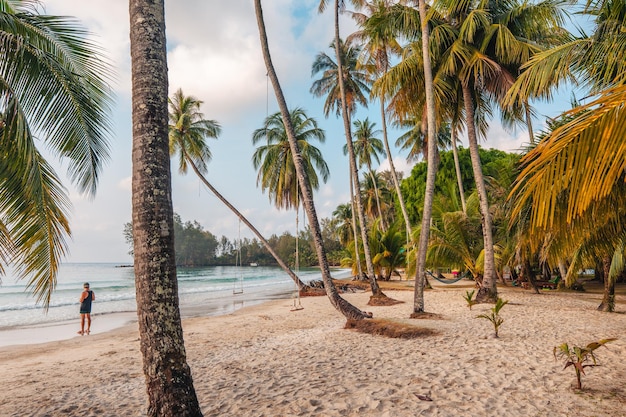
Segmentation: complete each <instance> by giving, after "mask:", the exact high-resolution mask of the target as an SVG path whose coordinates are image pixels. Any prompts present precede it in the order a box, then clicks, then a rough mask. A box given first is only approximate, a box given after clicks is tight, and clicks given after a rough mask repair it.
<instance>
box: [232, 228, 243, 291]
mask: <svg viewBox="0 0 626 417" xmlns="http://www.w3.org/2000/svg"><path fill="white" fill-rule="evenodd" d="M241 264H242V259H241V219H239V236H238V240H237V252H236V255H235V266H236V267H238V269H237V274H238V277H237V279H236V280H235V281H233V294H243V271H242V265H241ZM237 282H239V287H237Z"/></svg>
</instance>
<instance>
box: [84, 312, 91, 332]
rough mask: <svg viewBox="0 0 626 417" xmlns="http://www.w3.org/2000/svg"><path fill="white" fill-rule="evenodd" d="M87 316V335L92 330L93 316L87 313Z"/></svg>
mask: <svg viewBox="0 0 626 417" xmlns="http://www.w3.org/2000/svg"><path fill="white" fill-rule="evenodd" d="M85 315H86V316H87V334H89V331H90V330H91V314H89V313H87V314H85Z"/></svg>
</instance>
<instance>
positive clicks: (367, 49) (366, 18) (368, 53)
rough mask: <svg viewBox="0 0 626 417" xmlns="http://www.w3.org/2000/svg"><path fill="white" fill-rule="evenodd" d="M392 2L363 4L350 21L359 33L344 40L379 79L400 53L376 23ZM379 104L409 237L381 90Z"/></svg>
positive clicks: (385, 139) (389, 159) (394, 180)
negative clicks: (358, 48) (354, 43)
mask: <svg viewBox="0 0 626 417" xmlns="http://www.w3.org/2000/svg"><path fill="white" fill-rule="evenodd" d="M393 4H394V2H392V1H389V0H374V1H372V2H366V3H365V4H364V5H363V7H364V8H365V9H367V11H368V13H369V15H367V14H365V13H359V12H352V13H351V16H352V18H353V19H354V20H355V21H356V22H357V24H358V25H359V26H360V27H361V29H360V30H358V31H356V32H355V33H353V34H351V35H350V36H349V37H348V38H347V39H348V40H351V39H356V40H359V41H361V42H363V43H364V46H363V50H362V51H363V55H364V59H363V61H364V62H365V63H366V68H368V69H369V70H370V73H372V75H373V76H374V77H375V78H378V77H381V76H383V75H384V74H386V73H387V71H388V70H389V68H390V65H391V64H390V59H391V57H392V56H394V55H401V54H402V47H401V46H400V44H399V43H398V41H397V40H396V38H395V36H393V34H390V32H389V31H386V30H384V29H383V30H381V25H380V24H378V22H379V19H381V18H383V19H384V18H386V16H387V15H388V13H389V11H390V9H391V7H392V5H393ZM378 99H379V101H380V116H381V120H382V129H383V143H384V144H385V152H386V154H387V160H388V161H389V167H390V172H391V178H392V180H393V185H394V187H395V189H396V195H397V196H398V203H399V204H400V210H401V211H402V216H403V218H404V226H405V228H406V235H407V236H410V235H411V222H410V221H409V215H408V212H407V210H406V205H405V204H404V197H403V196H402V191H401V189H400V181H399V179H398V176H397V175H396V168H395V164H394V162H393V155H392V154H391V148H390V147H389V139H388V135H387V114H386V111H385V99H386V97H385V91H384V90H382V91H381V92H380V94H379V97H378Z"/></svg>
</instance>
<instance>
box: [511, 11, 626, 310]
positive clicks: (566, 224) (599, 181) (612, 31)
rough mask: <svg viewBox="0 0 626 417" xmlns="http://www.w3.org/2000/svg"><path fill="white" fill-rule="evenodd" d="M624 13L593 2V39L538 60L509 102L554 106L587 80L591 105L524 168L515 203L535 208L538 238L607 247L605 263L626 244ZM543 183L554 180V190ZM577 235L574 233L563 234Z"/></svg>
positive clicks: (602, 253) (575, 41)
mask: <svg viewBox="0 0 626 417" xmlns="http://www.w3.org/2000/svg"><path fill="white" fill-rule="evenodd" d="M625 11H626V2H624V1H623V0H616V1H604V0H599V1H588V2H587V3H586V6H585V9H584V11H583V13H584V14H585V15H587V16H589V17H591V18H593V19H594V24H595V26H594V30H593V31H592V32H591V33H590V35H586V34H583V35H581V36H579V37H577V38H572V39H571V40H570V41H569V42H566V43H564V44H562V45H560V46H559V47H555V48H552V49H549V50H546V51H544V52H542V53H540V54H537V55H536V56H535V57H533V59H532V60H531V61H530V62H529V63H528V65H527V69H526V71H525V72H524V73H523V74H522V75H521V76H520V77H519V79H518V81H517V82H516V83H515V85H514V86H513V88H512V89H511V91H512V95H511V97H510V102H511V103H513V104H515V103H519V102H523V101H526V100H528V99H529V98H543V99H548V100H549V99H551V98H552V91H553V88H554V87H556V86H558V85H559V84H560V83H562V82H564V81H566V80H571V79H574V80H580V83H581V84H582V85H584V86H585V87H587V88H588V89H589V90H590V91H591V93H592V94H593V96H592V99H591V101H590V102H589V103H588V104H585V105H580V106H578V107H576V108H574V109H572V110H570V111H568V112H566V113H564V114H563V115H562V116H561V117H562V118H564V119H566V122H565V123H563V124H562V125H561V126H559V127H557V128H556V129H553V130H552V131H551V132H550V134H549V135H548V136H547V137H546V138H545V139H544V140H543V141H542V142H541V143H539V144H538V145H537V147H536V148H534V149H533V150H531V151H530V152H528V153H527V155H526V156H525V157H524V158H523V160H522V162H523V164H524V169H523V170H522V172H521V174H520V176H519V180H518V182H517V184H516V187H515V188H514V190H513V191H512V196H513V197H514V206H515V207H514V211H513V212H514V214H516V213H519V212H521V211H522V210H523V209H524V208H525V207H528V206H529V205H530V206H531V208H532V210H531V213H530V216H531V222H532V227H531V231H532V235H533V236H537V235H539V234H544V233H545V232H546V230H547V231H551V232H553V233H557V236H558V239H560V240H557V239H556V238H555V239H554V240H553V242H555V243H556V246H559V247H569V248H571V245H572V243H574V242H569V240H570V239H568V238H567V237H568V236H576V237H577V238H578V239H579V240H580V241H582V242H583V243H584V242H589V241H591V242H593V243H594V244H597V243H598V242H602V245H600V250H598V251H595V253H596V255H597V256H599V257H600V258H604V257H610V254H611V253H613V252H614V251H616V250H617V248H619V247H620V245H621V243H620V241H621V240H622V237H623V230H622V229H621V227H616V223H615V221H614V220H612V217H613V216H612V214H613V212H614V211H615V207H619V205H616V204H615V201H620V200H621V198H622V193H623V192H624V190H623V188H622V187H621V186H620V184H621V183H622V182H623V174H624V169H623V166H624V152H623V150H622V147H623V144H624V137H626V127H625V126H626V111H625V110H624V104H623V103H624V100H626V63H625V62H624V59H623V56H624V54H625V53H626V42H625V35H624V31H623V29H622V28H623V26H624V24H625V23H626V17H625V16H626V13H625ZM544 181H552V182H553V184H552V187H546V186H545V184H544V183H543V182H544ZM530 202H532V204H529V203H530ZM596 219H598V220H599V221H597V220H596ZM577 224H581V225H582V226H576V225H577ZM572 228H574V229H575V232H574V233H571V232H568V234H565V233H564V232H565V230H572ZM605 228H606V229H605ZM589 230H608V231H609V233H608V234H606V235H605V236H606V237H605V238H604V239H595V238H593V239H591V238H590V234H589ZM593 236H594V234H591V237H593ZM609 237H610V238H609ZM607 241H608V242H610V246H609V247H607V245H606V242H607ZM564 242H565V243H564ZM578 243H579V244H580V242H578ZM585 246H589V245H587V244H585ZM587 252H591V251H590V250H587ZM571 270H572V268H571V269H570V271H571ZM611 277H614V274H613V273H612V274H611ZM605 278H607V279H608V275H607V277H605ZM609 292H610V286H608V287H607V288H605V299H608V298H610V294H609ZM604 304H605V305H607V303H604Z"/></svg>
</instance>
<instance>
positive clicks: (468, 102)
mask: <svg viewBox="0 0 626 417" xmlns="http://www.w3.org/2000/svg"><path fill="white" fill-rule="evenodd" d="M461 84H462V89H463V104H464V106H465V117H466V125H467V137H468V142H469V150H470V157H471V159H472V171H473V172H474V181H475V182H476V191H477V193H478V201H479V206H480V216H481V224H482V228H483V242H484V243H483V248H484V253H485V255H484V258H485V261H484V262H485V263H484V272H483V280H482V283H481V284H480V288H479V289H478V293H477V294H476V301H478V302H481V303H482V302H496V300H497V299H498V289H497V287H496V277H495V258H494V251H493V230H492V227H491V215H490V214H489V202H488V200H487V188H486V187H485V179H484V177H483V171H482V166H481V163H480V154H479V153H478V139H477V137H476V126H475V124H474V102H473V100H472V92H471V90H470V87H469V85H467V84H466V83H464V82H462V83H461Z"/></svg>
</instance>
